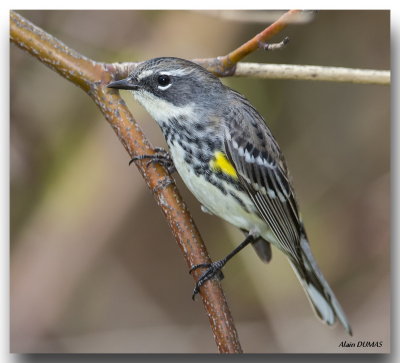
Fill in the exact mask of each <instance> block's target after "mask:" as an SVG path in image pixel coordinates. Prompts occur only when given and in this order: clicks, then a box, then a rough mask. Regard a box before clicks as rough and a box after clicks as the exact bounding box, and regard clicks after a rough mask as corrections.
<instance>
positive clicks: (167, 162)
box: [129, 147, 176, 174]
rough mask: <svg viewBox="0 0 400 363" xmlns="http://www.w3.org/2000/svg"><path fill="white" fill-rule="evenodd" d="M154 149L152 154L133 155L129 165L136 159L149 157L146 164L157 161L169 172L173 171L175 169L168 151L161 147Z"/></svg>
mask: <svg viewBox="0 0 400 363" xmlns="http://www.w3.org/2000/svg"><path fill="white" fill-rule="evenodd" d="M154 151H155V153H154V154H144V155H137V156H134V157H133V158H132V159H131V160H130V161H129V165H131V164H132V163H133V162H134V161H136V160H144V159H149V161H148V162H147V164H146V166H149V165H150V164H151V163H159V164H161V165H162V166H164V167H165V168H166V169H167V170H168V172H169V173H170V174H172V173H174V172H175V171H176V169H175V165H174V162H173V160H172V158H171V155H170V154H169V152H168V151H166V150H165V149H163V148H161V147H156V148H154Z"/></svg>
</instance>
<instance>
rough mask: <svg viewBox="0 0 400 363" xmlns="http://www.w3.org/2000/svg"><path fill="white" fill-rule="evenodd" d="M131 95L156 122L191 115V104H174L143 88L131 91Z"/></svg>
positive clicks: (192, 110) (192, 109)
mask: <svg viewBox="0 0 400 363" xmlns="http://www.w3.org/2000/svg"><path fill="white" fill-rule="evenodd" d="M132 93H133V97H134V98H135V99H136V100H137V101H138V102H139V103H140V104H141V105H142V106H143V107H144V108H145V109H146V110H147V112H148V113H149V114H150V115H151V117H153V118H154V120H156V121H157V122H158V123H162V122H165V121H167V120H168V119H171V118H178V117H181V116H187V117H193V112H194V107H193V104H188V105H185V106H176V105H174V104H173V103H171V102H168V101H165V100H163V99H161V98H159V97H156V96H154V95H153V94H152V93H150V92H148V91H145V90H138V91H132Z"/></svg>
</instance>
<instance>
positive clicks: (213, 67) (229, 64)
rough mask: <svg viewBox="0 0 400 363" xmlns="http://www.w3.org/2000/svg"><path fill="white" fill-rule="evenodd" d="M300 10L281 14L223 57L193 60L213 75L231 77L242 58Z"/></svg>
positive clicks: (290, 20)
mask: <svg viewBox="0 0 400 363" xmlns="http://www.w3.org/2000/svg"><path fill="white" fill-rule="evenodd" d="M299 13H300V10H290V11H288V12H286V13H285V14H283V15H282V16H281V17H280V18H279V19H278V20H276V21H275V22H274V23H273V24H271V25H270V26H268V27H267V28H265V29H264V30H263V31H262V32H260V33H258V34H257V35H255V36H254V37H253V38H251V39H250V40H248V41H247V42H246V43H244V44H242V45H241V46H240V47H238V48H236V49H235V50H233V51H232V52H230V53H228V54H227V55H225V56H222V57H217V58H206V59H195V60H194V61H195V62H196V63H199V64H201V65H202V66H203V67H205V68H207V69H208V70H209V71H210V72H213V73H214V74H215V75H217V76H220V77H224V76H232V75H233V74H234V73H235V66H236V64H237V63H238V62H239V61H240V60H242V59H243V58H244V57H246V56H247V55H249V54H250V53H252V52H254V51H255V50H257V49H258V48H259V47H260V44H261V43H264V42H266V41H267V40H269V39H271V38H272V37H273V36H274V35H276V34H277V33H279V32H280V31H282V30H283V29H284V28H286V26H287V25H288V24H289V23H290V22H292V21H294V20H295V18H296V16H298V14H299Z"/></svg>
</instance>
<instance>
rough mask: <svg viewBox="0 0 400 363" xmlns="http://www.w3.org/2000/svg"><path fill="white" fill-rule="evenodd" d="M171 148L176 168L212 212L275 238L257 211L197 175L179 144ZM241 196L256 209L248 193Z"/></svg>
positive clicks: (260, 233) (231, 187)
mask: <svg viewBox="0 0 400 363" xmlns="http://www.w3.org/2000/svg"><path fill="white" fill-rule="evenodd" d="M170 150H171V156H172V159H173V160H174V164H175V167H176V170H177V171H178V173H179V175H180V176H181V178H182V179H183V181H184V183H185V184H186V186H187V187H188V188H189V190H190V191H191V192H192V193H193V194H194V196H195V197H196V198H197V199H198V200H199V202H200V203H201V204H202V205H203V206H204V207H206V208H207V209H208V210H209V211H210V212H211V213H213V214H215V215H217V216H219V217H221V218H222V219H224V220H226V221H227V222H229V223H231V224H233V225H234V226H236V227H238V228H241V229H244V230H247V231H252V232H255V233H258V234H259V235H261V236H263V237H264V238H265V239H268V240H271V238H273V235H272V234H271V232H270V230H269V228H268V226H267V225H266V224H265V222H264V221H262V220H261V219H260V218H259V217H258V216H257V215H256V214H255V213H248V212H246V211H245V210H244V209H243V207H242V205H241V204H240V203H239V202H238V201H237V200H236V199H235V198H233V197H230V198H229V194H228V195H225V194H224V193H223V192H222V191H221V190H220V189H219V188H217V187H216V186H214V185H212V184H211V183H209V182H208V181H207V180H206V179H205V178H204V176H202V175H200V176H196V174H195V173H194V171H193V170H192V169H191V168H189V166H188V165H187V163H186V162H185V161H184V151H183V150H182V148H181V147H180V146H179V145H178V146H172V147H170ZM225 187H226V189H227V191H228V193H229V191H232V192H237V190H236V189H235V188H234V187H233V186H231V185H229V184H227V185H225ZM240 196H241V199H242V200H243V202H244V203H245V205H246V206H247V208H248V210H250V211H251V210H255V206H254V204H253V202H252V201H251V200H250V198H249V197H248V196H247V195H245V194H244V193H241V195H240Z"/></svg>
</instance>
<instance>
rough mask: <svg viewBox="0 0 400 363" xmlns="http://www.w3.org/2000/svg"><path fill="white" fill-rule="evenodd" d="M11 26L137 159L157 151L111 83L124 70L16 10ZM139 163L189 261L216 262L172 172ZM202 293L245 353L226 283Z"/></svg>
mask: <svg viewBox="0 0 400 363" xmlns="http://www.w3.org/2000/svg"><path fill="white" fill-rule="evenodd" d="M10 28H11V31H10V35H11V40H12V41H13V42H14V43H15V44H16V45H18V46H19V47H21V48H22V49H24V50H26V51H28V52H29V53H30V54H31V55H32V56H34V57H35V58H37V59H38V60H39V61H41V62H42V63H44V64H46V65H48V66H49V67H50V68H51V69H53V70H55V71H57V72H58V73H59V74H60V75H62V76H63V77H65V78H66V79H68V80H70V81H71V82H72V83H74V84H76V85H78V86H80V87H81V88H82V89H83V90H84V91H85V92H87V93H88V94H89V95H90V96H91V98H92V99H93V100H94V101H95V102H96V104H97V105H98V106H99V108H100V110H101V111H102V113H103V115H104V116H105V118H106V119H107V121H108V122H109V123H110V125H111V126H112V127H113V129H114V131H115V133H116V134H117V136H118V138H119V139H120V141H121V143H122V144H123V145H124V147H125V149H126V150H127V151H128V153H129V155H130V156H131V158H132V157H133V156H135V155H138V154H139V155H140V154H153V153H154V151H153V149H152V148H151V145H150V143H149V142H148V140H147V139H146V137H145V136H144V134H143V133H142V131H141V129H140V127H139V126H138V124H137V123H136V121H135V119H134V118H133V116H132V115H131V113H130V112H129V110H128V108H127V107H126V104H125V103H124V101H123V100H122V98H121V97H120V96H119V94H118V92H116V91H110V90H109V89H107V88H106V85H107V84H108V83H109V82H110V81H112V78H113V77H112V76H113V75H119V72H120V71H121V69H118V67H115V66H114V65H112V64H108V65H107V64H102V63H97V62H95V61H92V60H90V59H88V58H85V57H83V56H82V55H80V54H79V53H77V52H75V51H73V50H72V49H70V48H68V47H67V46H66V45H64V44H63V43H62V42H60V41H59V40H57V39H56V38H54V37H53V36H51V35H50V34H48V33H46V32H44V31H43V30H42V29H40V28H38V27H36V26H35V25H33V24H32V23H30V22H29V21H28V20H26V19H24V18H23V17H22V16H20V15H19V14H17V13H15V12H13V11H11V14H10ZM122 71H124V70H122ZM135 163H136V165H137V167H138V169H139V171H140V173H141V174H142V176H143V177H144V179H145V181H146V184H147V186H148V187H149V189H150V190H151V191H152V193H153V195H154V198H155V199H156V201H157V203H158V205H159V207H160V208H161V210H162V211H163V213H164V215H165V217H166V219H167V221H168V224H169V226H170V229H171V230H172V232H173V234H174V236H175V239H176V241H177V243H178V245H179V247H180V249H181V251H182V253H183V255H184V258H185V260H186V263H187V266H188V267H191V266H193V265H196V264H199V263H204V262H211V260H210V258H209V256H208V253H207V250H206V247H205V245H204V243H203V241H202V239H201V236H200V234H199V231H198V230H197V228H196V226H195V225H194V223H193V220H192V218H191V216H190V214H189V211H188V210H187V208H186V206H185V203H184V201H183V199H182V198H181V196H180V195H179V193H178V190H177V189H176V187H175V185H174V184H172V185H171V184H170V185H168V186H167V187H165V188H160V187H159V186H160V184H159V183H160V181H161V182H162V180H165V178H168V177H169V175H168V173H167V171H166V169H165V168H164V167H163V166H161V165H159V164H157V165H149V166H147V165H146V164H147V163H146V161H145V160H141V161H137V162H135ZM199 275H200V272H198V273H195V276H194V278H195V280H197V279H198V278H199ZM200 294H201V296H202V299H203V304H204V308H205V310H206V312H207V315H208V318H209V321H210V325H211V328H212V331H213V334H214V339H215V342H216V344H217V347H218V350H219V352H221V353H241V352H242V349H241V347H240V342H239V339H238V335H237V332H236V328H235V325H234V323H233V318H232V315H231V313H230V311H229V308H228V305H227V302H226V299H225V297H224V294H223V291H222V289H221V286H220V283H219V282H218V281H216V280H212V281H209V282H208V283H206V284H205V285H204V286H203V287H202V289H201V291H200Z"/></svg>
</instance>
